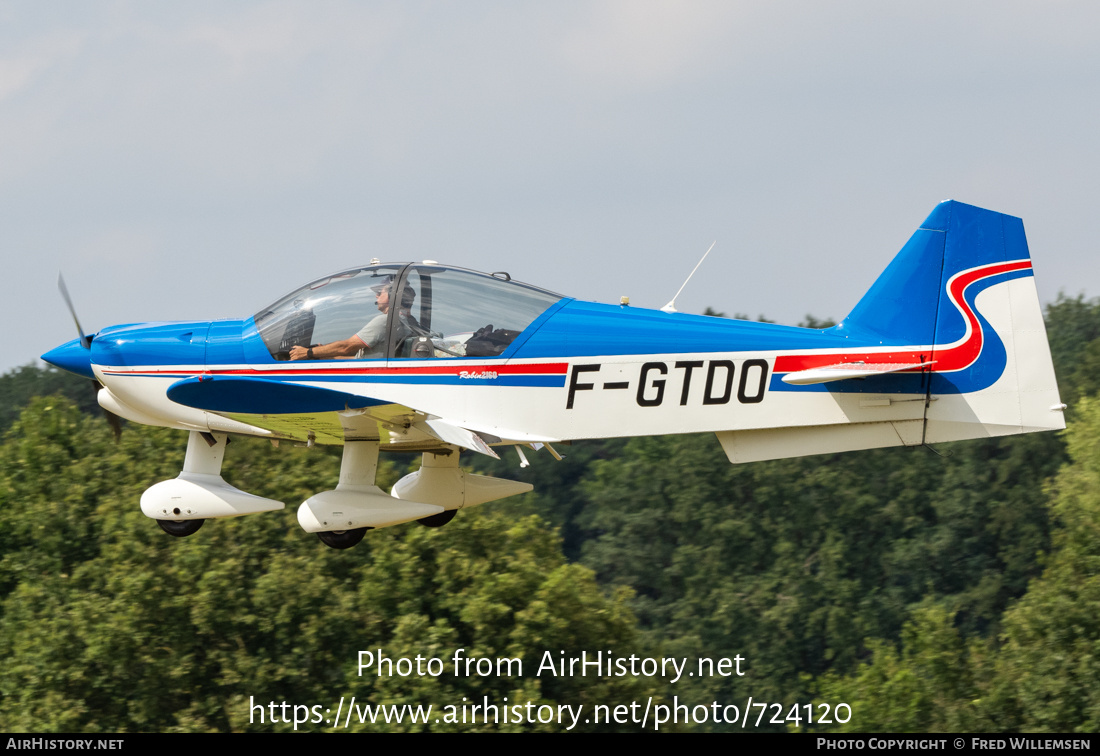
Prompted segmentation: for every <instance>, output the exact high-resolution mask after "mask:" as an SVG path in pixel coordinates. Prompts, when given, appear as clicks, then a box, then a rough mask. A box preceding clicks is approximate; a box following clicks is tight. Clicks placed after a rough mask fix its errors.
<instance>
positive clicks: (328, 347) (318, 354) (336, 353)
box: [290, 276, 416, 360]
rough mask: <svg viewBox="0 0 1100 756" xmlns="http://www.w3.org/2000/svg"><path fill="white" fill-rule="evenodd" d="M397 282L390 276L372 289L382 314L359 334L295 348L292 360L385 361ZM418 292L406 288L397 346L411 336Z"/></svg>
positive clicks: (400, 309)
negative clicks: (414, 302)
mask: <svg viewBox="0 0 1100 756" xmlns="http://www.w3.org/2000/svg"><path fill="white" fill-rule="evenodd" d="M395 283H396V281H395V280H394V278H393V276H387V277H386V280H384V281H383V282H382V283H380V284H377V285H375V286H372V287H370V289H371V291H373V292H374V293H375V295H376V296H377V299H376V300H375V305H376V306H377V307H378V309H379V310H381V313H382V314H380V315H376V316H374V317H373V318H372V319H371V320H370V322H368V323H367V324H366V325H365V326H363V327H362V328H361V329H360V330H359V332H358V333H357V334H355V335H354V336H351V337H350V338H347V339H344V340H343V341H330V342H329V343H327V344H318V345H317V346H314V347H308V348H307V347H303V346H294V347H291V348H290V359H292V360H331V359H335V358H338V357H356V358H359V359H371V358H384V357H385V356H386V353H385V346H386V322H387V320H388V316H389V312H390V299H391V296H392V289H393V286H394V285H395ZM415 297H416V292H415V291H414V290H413V288H412V287H411V286H408V285H406V286H405V287H404V289H403V290H402V292H401V303H400V305H399V308H398V313H397V314H398V316H399V317H398V318H397V323H396V324H395V330H396V331H397V333H395V334H394V339H395V343H398V344H400V343H401V342H402V341H403V340H404V339H405V338H406V337H408V336H409V335H410V332H411V329H410V327H409V325H408V321H409V320H410V319H411V316H410V315H409V314H408V312H409V308H410V307H412V303H413V299H414V298H415Z"/></svg>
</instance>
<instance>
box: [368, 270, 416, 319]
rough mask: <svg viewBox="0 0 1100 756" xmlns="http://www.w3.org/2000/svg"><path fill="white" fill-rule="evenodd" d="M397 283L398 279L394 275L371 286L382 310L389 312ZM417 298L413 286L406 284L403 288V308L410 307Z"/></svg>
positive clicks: (377, 303)
mask: <svg viewBox="0 0 1100 756" xmlns="http://www.w3.org/2000/svg"><path fill="white" fill-rule="evenodd" d="M396 284H397V280H396V279H395V278H394V277H393V276H386V278H385V279H384V280H383V281H382V282H380V283H378V284H375V285H374V286H372V287H370V288H371V291H373V292H374V293H375V295H376V296H377V297H378V299H377V300H375V304H376V305H378V309H379V310H381V311H382V312H389V309H390V301H391V300H392V299H393V287H394V286H395V285H396ZM415 298H416V291H414V290H413V287H411V286H409V285H408V284H405V286H404V288H402V290H401V308H402V309H408V308H410V307H412V303H413V299H415Z"/></svg>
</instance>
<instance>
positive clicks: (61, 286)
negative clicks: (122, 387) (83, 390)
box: [57, 271, 122, 442]
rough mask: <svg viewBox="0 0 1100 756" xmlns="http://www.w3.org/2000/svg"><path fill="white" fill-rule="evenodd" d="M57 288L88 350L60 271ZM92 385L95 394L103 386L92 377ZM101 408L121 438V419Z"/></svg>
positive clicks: (88, 341) (88, 339) (87, 338)
mask: <svg viewBox="0 0 1100 756" xmlns="http://www.w3.org/2000/svg"><path fill="white" fill-rule="evenodd" d="M57 288H58V291H60V292H61V298H62V299H64V300H65V304H66V305H67V306H68V308H69V314H70V315H72V316H73V323H75V324H76V332H77V335H78V336H79V337H80V346H82V347H84V348H85V349H89V350H90V349H91V348H92V336H88V335H87V334H85V333H84V329H83V328H81V326H80V318H78V317H77V316H76V308H75V307H73V300H72V297H70V296H69V289H68V287H67V286H65V278H64V276H62V275H61V271H58V272H57ZM93 335H94V334H93ZM92 385H93V386H95V392H96V396H98V395H99V391H100V389H102V388H103V384H102V383H100V382H99V381H98V380H96V379H95V378H93V379H92ZM102 409H103V415H104V416H105V417H106V418H107V425H109V426H111V432H112V433H114V436H115V441H116V442H117V441H118V440H119V439H120V438H122V419H121V418H120V417H119V416H118V415H116V414H115V413H113V412H111V411H110V410H108V409H106V408H105V407H104V408H102Z"/></svg>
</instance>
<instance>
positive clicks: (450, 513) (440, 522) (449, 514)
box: [417, 509, 458, 528]
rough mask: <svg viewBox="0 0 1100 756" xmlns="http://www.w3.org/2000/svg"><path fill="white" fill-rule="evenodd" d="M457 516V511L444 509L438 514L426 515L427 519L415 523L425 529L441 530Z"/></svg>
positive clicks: (422, 518) (423, 518)
mask: <svg viewBox="0 0 1100 756" xmlns="http://www.w3.org/2000/svg"><path fill="white" fill-rule="evenodd" d="M456 514H458V510H457V509H445V510H443V511H442V512H440V513H439V514H434V515H428V516H427V517H421V518H420V519H419V520H417V522H419V523H420V524H421V525H423V526H424V527H426V528H441V527H443V526H444V525H446V524H447V523H448V522H450V521H451V520H453V519H454V518H455V515H456Z"/></svg>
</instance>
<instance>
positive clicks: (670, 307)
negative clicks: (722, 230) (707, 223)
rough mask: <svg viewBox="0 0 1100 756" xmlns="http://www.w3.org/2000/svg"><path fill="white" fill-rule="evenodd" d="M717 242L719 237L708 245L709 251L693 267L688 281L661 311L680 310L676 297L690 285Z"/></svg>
mask: <svg viewBox="0 0 1100 756" xmlns="http://www.w3.org/2000/svg"><path fill="white" fill-rule="evenodd" d="M717 243H718V240H717V239H715V240H714V241H712V242H711V243H710V246H709V247H707V251H706V252H704V253H703V257H702V258H701V259H700V260H699V262H697V263H695V267H694V268H692V269H691V273H689V274H688V277H687V281H684V285H683V286H681V287H680V289H679V291H677V292H676V295H675V296H674V297H672V299H671V300H670V301H669V303H668V304H666V305H665V306H664V307H662V308H661V312H679V310H677V309H676V297H678V296H680V292H681V291H683V290H684V286H687V285H688V281H690V280H691V277H692V276H694V275H695V271H697V270H699V266H700V265H702V264H703V260H706V259H707V255H709V254H710V251H711V250H712V249H714V245H715V244H717Z"/></svg>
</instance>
